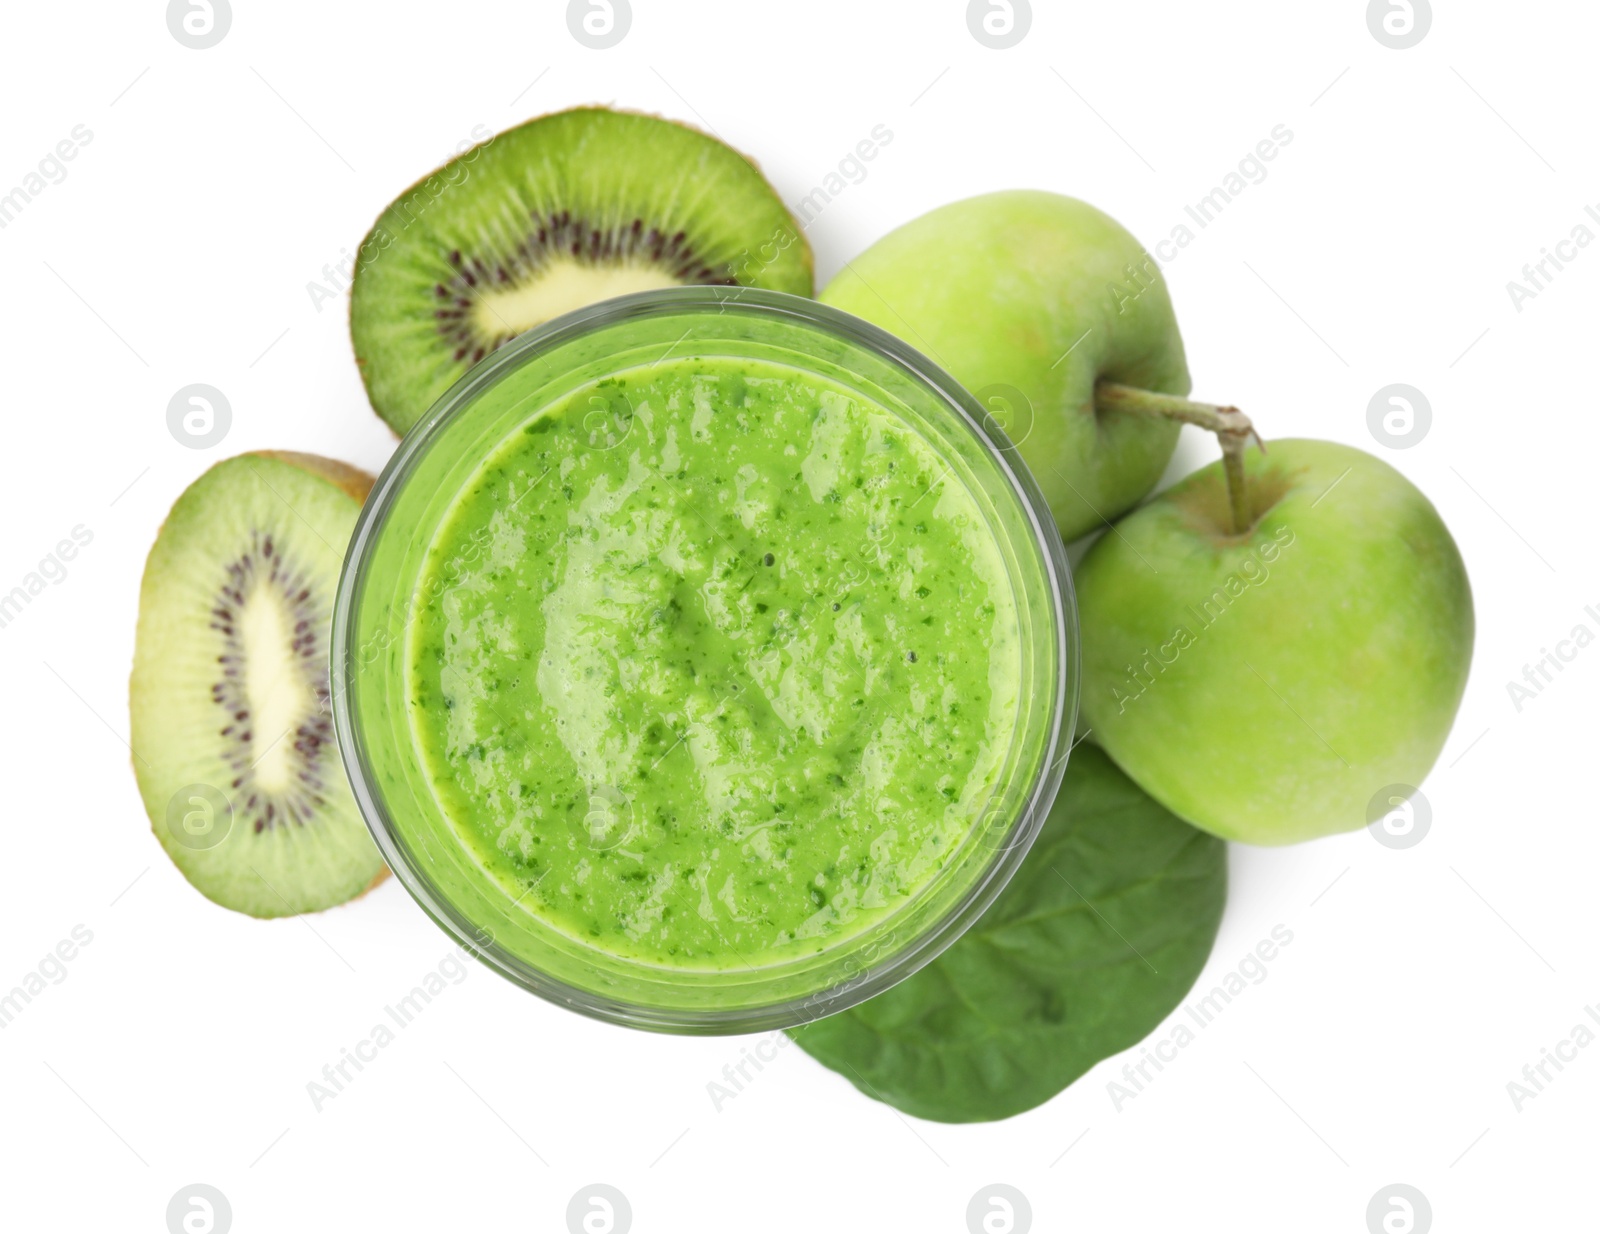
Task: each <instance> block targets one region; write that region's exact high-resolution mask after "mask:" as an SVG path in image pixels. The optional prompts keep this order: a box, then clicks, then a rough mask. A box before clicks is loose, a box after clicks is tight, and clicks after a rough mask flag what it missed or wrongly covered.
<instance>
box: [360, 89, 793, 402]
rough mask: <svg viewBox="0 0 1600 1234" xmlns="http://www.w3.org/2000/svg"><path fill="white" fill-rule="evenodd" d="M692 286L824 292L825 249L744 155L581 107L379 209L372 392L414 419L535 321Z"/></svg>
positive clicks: (368, 328)
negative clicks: (814, 264) (815, 258)
mask: <svg viewBox="0 0 1600 1234" xmlns="http://www.w3.org/2000/svg"><path fill="white" fill-rule="evenodd" d="M690 283H707V284H725V285H730V286H732V285H743V286H748V287H765V288H771V289H775V290H778V291H787V292H792V293H794V294H796V295H802V296H809V295H811V294H812V291H813V283H812V270H811V248H810V246H809V245H808V244H807V243H806V240H805V236H804V235H803V234H802V233H801V231H800V227H799V224H798V223H796V222H795V220H794V218H793V216H792V215H790V213H789V211H788V209H787V208H785V206H784V204H783V202H782V201H781V200H779V198H778V196H777V194H776V193H775V192H774V191H773V189H772V186H771V185H770V184H768V183H767V181H766V180H765V179H764V178H763V177H762V175H761V173H760V172H759V171H757V170H756V168H755V167H754V165H752V164H751V163H750V161H749V160H748V159H746V158H745V157H744V156H743V155H742V154H740V153H739V152H738V151H736V150H733V149H731V148H729V147H728V146H725V145H723V143H722V142H720V141H717V140H716V139H715V138H712V137H708V136H706V135H705V134H704V133H701V132H698V131H697V130H695V129H692V128H689V127H687V126H686V125H682V124H678V123H675V122H673V121H669V120H662V119H658V118H657V117H654V116H644V115H638V114H635V113H631V112H618V111H610V110H608V109H605V108H579V109H577V110H573V111H564V112H558V113H556V114H554V115H550V116H545V117H542V118H541V119H538V120H530V121H528V122H527V123H526V124H522V125H519V126H518V127H516V128H513V129H508V130H507V131H506V132H504V133H501V134H499V135H498V136H495V137H492V138H490V139H489V140H488V141H486V142H484V143H483V144H481V145H478V146H475V147H473V148H472V149H471V150H468V151H467V152H466V153H465V154H462V155H460V156H459V157H458V158H455V159H452V160H451V161H450V162H448V163H446V164H445V165H444V166H443V167H441V168H440V169H439V170H438V171H436V172H434V174H433V175H431V176H429V177H428V178H427V179H425V180H423V181H421V182H419V183H418V184H416V185H413V186H412V187H411V188H410V189H408V190H406V192H405V193H404V194H402V195H401V196H400V197H399V198H398V199H397V200H396V201H394V202H393V203H392V204H391V205H390V206H389V208H388V209H386V210H385V211H384V212H383V213H382V214H381V215H379V217H378V221H377V223H376V224H374V226H373V228H372V230H371V231H370V232H369V233H368V234H367V238H366V239H365V240H363V241H362V242H361V248H360V250H359V252H358V254H357V261H356V274H355V279H354V282H353V285H352V287H351V293H350V335H351V339H352V341H353V342H354V344H355V352H356V362H357V363H358V364H359V365H360V366H361V376H362V380H363V381H365V382H366V386H367V394H368V396H369V397H370V398H371V400H372V406H373V407H374V409H376V411H377V413H378V414H379V415H380V416H382V417H383V419H384V420H385V421H387V422H388V424H389V425H390V426H391V427H392V428H394V429H395V431H396V432H401V433H403V432H405V431H406V429H408V428H410V427H411V426H412V425H413V424H415V423H416V422H417V420H418V419H420V418H421V416H422V413H423V412H425V411H426V410H427V409H428V407H429V406H431V405H432V404H433V402H434V400H436V399H437V398H438V397H439V396H440V395H441V394H443V393H444V392H445V390H447V389H449V387H450V386H451V384H452V383H454V382H455V380H456V379H457V378H458V377H460V376H461V375H462V374H463V373H465V372H466V371H467V369H468V368H470V367H471V366H472V365H473V364H475V363H477V362H478V361H479V360H481V359H483V357H484V356H486V355H488V354H489V353H490V352H492V351H494V350H495V349H496V348H499V347H503V346H504V345H505V344H506V343H508V342H510V341H511V340H512V339H513V338H515V337H516V336H517V335H519V334H521V333H522V332H523V331H525V330H530V329H532V328H533V327H534V326H536V325H539V324H540V323H542V322H545V321H548V320H550V319H551V318H553V317H558V316H560V315H561V314H563V313H568V312H571V311H572V310H574V309H577V308H582V307H583V306H584V305H587V304H592V303H594V302H595V301H598V300H606V299H610V298H611V297H613V296H620V295H625V294H627V293H628V292H634V291H645V290H648V289H651V288H658V287H673V286H677V285H681V284H690Z"/></svg>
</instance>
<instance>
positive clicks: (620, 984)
mask: <svg viewBox="0 0 1600 1234" xmlns="http://www.w3.org/2000/svg"><path fill="white" fill-rule="evenodd" d="M668 352H672V353H674V354H676V355H680V356H681V355H693V356H714V357H728V358H733V359H737V358H741V357H743V358H749V359H751V360H753V361H766V362H775V363H780V364H783V365H785V366H788V367H789V368H792V369H798V370H800V371H801V372H803V373H813V374H816V375H818V376H819V377H821V378H824V379H826V380H827V381H830V382H832V383H836V384H838V385H842V386H844V387H846V389H847V390H849V391H850V392H851V393H852V394H853V395H858V396H859V397H860V398H862V399H864V400H866V401H868V402H869V403H871V404H876V405H877V406H879V407H882V408H885V409H887V410H888V411H890V412H891V413H892V414H894V415H896V416H898V417H900V418H901V419H902V420H903V421H904V422H905V423H906V424H907V425H908V426H910V427H911V428H912V429H914V430H915V431H916V432H917V433H919V434H920V435H921V436H922V437H923V439H924V440H925V441H927V442H928V443H929V444H930V445H931V446H932V447H933V449H934V451H935V453H936V454H938V456H939V457H940V458H941V460H942V461H943V462H944V463H945V465H946V467H947V468H948V477H947V480H946V482H947V483H949V482H952V481H957V482H959V483H961V484H962V485H964V486H965V488H966V490H967V492H968V493H969V495H971V497H972V498H973V500H974V502H975V503H976V505H977V506H978V507H979V508H980V509H981V511H982V512H983V515H984V517H985V520H986V522H987V526H988V530H989V532H990V533H991V534H992V535H993V537H994V540H995V543H996V545H997V546H998V548H999V551H1000V556H1001V558H1002V560H1003V563H1004V568H1005V572H1006V575H1007V577H1008V579H1009V582H1010V585H1011V588H1012V592H1013V596H1014V599H1015V610H1016V614H1017V619H1018V622H1019V624H1020V629H1019V631H1018V634H1019V640H1018V641H1019V644H1020V647H1021V653H1020V654H1021V665H1020V683H1021V689H1020V691H1019V697H1018V705H1017V715H1016V719H1015V725H1014V729H1013V740H1012V744H1011V748H1010V749H1009V750H1008V751H1007V752H1006V754H1005V756H1004V760H1003V763H1002V772H1001V774H1000V775H999V777H998V778H997V779H996V781H995V785H994V788H993V791H992V793H991V794H990V796H989V798H988V800H987V802H986V803H985V806H984V808H983V810H982V811H981V814H980V815H978V816H977V817H974V818H973V820H972V825H971V828H970V831H969V832H968V834H967V835H966V837H965V839H964V840H963V841H962V842H961V844H960V845H959V847H958V848H957V849H956V850H955V852H954V853H953V854H952V855H951V857H950V858H949V860H948V861H947V862H946V863H945V865H944V867H943V868H942V869H941V870H940V871H939V873H938V874H937V875H935V876H934V877H933V878H932V880H931V881H930V882H929V883H928V884H927V885H925V886H923V887H922V888H921V889H920V890H919V891H918V892H917V893H916V894H915V895H913V896H912V897H911V898H910V899H909V900H908V901H907V902H905V903H904V904H902V905H901V906H900V907H899V908H898V909H896V910H895V911H893V912H892V913H889V914H888V915H887V916H884V917H882V918H881V919H879V920H877V921H875V922H874V923H872V924H871V925H869V926H867V927H866V928H864V929H862V930H860V931H859V932H856V933H850V934H845V935H843V936H841V937H839V938H837V939H835V940H833V941H832V942H830V943H828V944H826V945H824V946H823V947H822V948H821V949H820V950H817V951H813V952H809V953H806V954H804V955H795V956H792V957H788V958H785V959H783V960H781V961H778V962H774V963H771V964H765V965H761V966H758V967H756V968H750V967H747V966H743V965H738V964H734V965H730V966H729V967H726V968H715V969H711V968H706V969H692V968H677V967H671V968H669V967H664V966H659V965H654V964H648V963H643V962H641V961H639V960H637V959H631V958H628V957H626V956H621V955H618V954H615V953H613V952H610V951H607V950H606V949H604V948H603V947H602V946H600V945H598V944H597V943H596V942H595V940H592V939H583V938H578V937H575V936H573V935H571V934H568V933H565V932H563V931H562V930H560V929H559V928H557V927H556V926H555V925H553V924H552V923H551V922H549V921H547V920H545V919H544V918H542V917H540V916H539V915H538V914H537V913H536V912H534V911H531V910H530V908H529V907H527V906H526V905H525V904H523V903H521V902H520V901H519V900H518V899H517V898H516V897H514V896H513V895H512V894H511V893H510V891H508V890H507V889H506V888H505V887H504V886H502V884H500V883H499V882H498V881H496V880H495V879H494V878H492V877H491V876H490V875H489V873H488V872H487V871H485V870H484V868H483V867H482V866H481V865H480V864H479V863H478V862H477V860H476V859H475V858H474V857H473V855H472V853H471V850H470V848H469V847H468V846H467V845H466V844H465V843H462V842H453V841H454V832H453V831H452V828H451V825H450V822H449V820H448V818H447V817H446V816H445V814H444V811H443V810H442V809H441V806H440V804H439V802H438V801H437V799H436V797H435V795H434V793H433V792H432V791H431V789H430V787H429V783H428V778H427V776H426V774H425V771H424V767H423V762H422V758H421V755H420V753H419V751H418V748H417V743H416V738H415V736H414V734H413V732H412V730H411V727H410V720H409V714H408V709H407V691H406V665H407V655H406V644H407V635H408V630H409V628H410V623H411V617H412V606H413V605H414V603H415V600H416V596H417V594H418V589H419V579H420V578H421V575H422V571H423V569H424V564H425V561H426V558H427V553H428V549H429V546H430V544H431V543H432V541H433V539H434V536H435V533H436V532H437V530H438V528H439V527H440V524H441V521H442V520H443V519H444V518H445V517H446V515H447V513H448V512H449V511H450V509H451V507H452V505H453V503H454V501H455V499H456V497H457V495H458V494H459V493H460V491H461V489H462V487H463V485H465V484H467V483H468V482H469V481H470V480H471V479H472V477H473V476H474V474H475V473H476V471H477V469H478V468H479V467H480V466H481V465H482V463H483V461H484V460H485V458H486V457H488V456H489V455H490V454H491V453H492V452H494V451H495V449H496V447H498V446H499V445H500V444H501V443H502V442H503V441H504V440H505V439H506V438H507V437H508V436H509V435H510V434H512V433H515V432H519V431H521V429H522V427H523V426H524V425H526V424H527V423H529V422H530V421H532V420H534V419H536V418H537V417H538V416H539V415H540V414H541V413H542V412H544V411H545V410H547V409H549V408H550V407H552V406H553V405H556V404H558V403H559V402H560V401H561V399H562V398H563V397H564V396H566V395H569V394H570V393H571V392H573V391H574V390H577V389H580V388H582V387H585V386H587V385H589V384H590V383H592V382H594V381H595V380H598V379H601V378H604V377H607V376H610V375H613V374H617V373H620V372H624V371H626V370H629V369H633V368H637V367H639V366H642V365H646V364H650V363H654V362H656V361H658V360H659V359H660V358H661V357H662V356H663V355H664V354H666V353H668ZM332 679H333V680H332V686H333V705H334V722H335V726H336V729H337V732H338V738H339V746H340V749H341V751H342V753H343V757H344V762H345V766H346V769H347V770H348V772H349V775H350V780H351V784H352V786H353V788H354V790H355V796H356V801H357V802H358V804H359V806H360V808H361V811H362V813H363V815H364V816H365V818H366V821H367V824H368V826H369V827H370V828H371V830H372V834H373V836H374V837H375V838H376V840H377V843H378V846H379V848H380V849H381V850H382V852H383V855H384V858H385V859H386V860H387V861H388V863H389V866H390V868H391V869H392V870H393V871H394V873H395V875H396V876H397V877H398V878H399V880H400V882H401V883H402V884H403V885H404V886H405V888H406V889H407V890H408V891H409V892H410V893H411V894H412V896H414V897H415V898H416V900H417V902H418V903H419V904H421V905H422V907H423V908H424V909H425V910H426V911H427V913H428V914H429V915H430V916H431V917H432V918H433V919H434V920H435V921H436V922H437V923H438V924H439V925H440V926H441V927H442V928H443V929H444V930H445V931H446V932H447V933H448V934H450V935H452V936H453V937H454V938H455V939H456V940H457V941H458V942H459V943H460V944H461V945H462V946H464V947H466V948H468V949H469V950H471V951H472V952H473V953H475V954H476V955H477V956H478V957H479V958H480V959H481V960H482V961H483V962H484V963H486V964H487V965H489V966H490V967H491V968H494V969H496V970H497V971H498V972H500V973H501V974H502V975H504V976H505V977H507V978H508V979H510V980H511V981H514V982H516V983H517V984H518V985H521V986H522V987H523V988H525V989H528V990H531V991H532V992H534V993H535V994H538V995H540V996H542V997H544V998H547V999H549V1000H550V1001H552V1002H555V1003H559V1004H561V1005H563V1006H567V1007H571V1008H573V1009H574V1010H577V1011H580V1012H583V1013H585V1014H588V1015H592V1016H595V1017H598V1018H600V1019H604V1020H609V1021H612V1022H614V1023H619V1024H626V1025H630V1026H633V1027H637V1028H648V1029H657V1030H664V1031H675V1032H688V1033H734V1032H749V1031H754V1030H759V1029H766V1028H774V1027H785V1026H790V1025H795V1024H800V1023H804V1022H806V1021H808V1020H812V1019H816V1018H818V1017H820V1016H823V1015H826V1014H829V1013H831V1012H834V1011H838V1010H841V1009H843V1008H844V1007H847V1006H850V1005H851V1004H853V1003H856V1002H860V1001H861V1000H863V999H865V998H868V997H870V996H872V995H873V994H876V993H878V992H879V991H881V990H883V989H886V988H887V987H889V986H890V985H892V984H894V983H895V982H897V981H899V980H901V979H902V978H904V977H906V976H909V975H910V974H911V973H913V972H915V971H916V970H917V969H918V968H919V967H921V966H922V965H923V964H925V963H927V962H928V961H929V960H931V959H932V958H933V957H934V956H936V955H938V954H939V952H940V951H941V950H943V949H944V948H945V947H947V946H949V944H950V943H951V942H953V941H954V940H955V939H956V938H957V937H959V936H960V934H961V932H962V931H963V930H965V929H966V928H967V927H968V926H970V925H971V924H972V923H973V922H974V921H975V920H976V919H977V917H978V916H979V915H980V914H981V913H982V912H983V910H984V909H985V908H986V907H987V906H988V904H989V903H990V902H991V901H992V900H993V899H994V897H995V895H996V894H997V893H998V892H999V890H1000V889H1001V888H1002V887H1003V886H1004V885H1005V883H1006V881H1007V879H1009V878H1010V877H1011V875H1012V873H1013V872H1014V871H1015V869H1016V867H1017V865H1018V864H1019V863H1020V862H1021V860H1022V858H1023V856H1024V855H1025V854H1026V852H1027V850H1028V847H1029V846H1030V845H1031V844H1032V842H1033V839H1034V836H1035V835H1036V834H1037V832H1038V829H1039V827H1040V826H1041V825H1042V823H1043V821H1044V818H1045V815H1046V814H1047V813H1048V811H1049V808H1050V805H1051V803H1052V801H1053V800H1054V798H1055V794H1056V790H1057V788H1058V787H1059V785H1060V781H1061V775H1062V772H1063V770H1064V766H1065V761H1066V760H1065V754H1066V751H1067V748H1068V746H1069V744H1070V741H1071V735H1072V731H1073V726H1074V722H1075V718H1076V712H1077V697H1078V642H1077V627H1076V609H1075V606H1074V604H1073V599H1072V593H1071V578H1070V575H1069V573H1068V569H1067V564H1066V559H1065V554H1064V551H1063V548H1062V545H1061V540H1060V537H1059V535H1058V534H1057V532H1056V530H1055V524H1054V521H1053V520H1052V519H1051V516H1050V511H1049V508H1048V507H1047V506H1046V504H1045V502H1044V500H1043V498H1042V497H1041V496H1040V494H1039V491H1038V489H1037V488H1036V486H1035V485H1034V483H1033V480H1032V478H1031V477H1030V476H1029V474H1028V472H1027V469H1026V468H1025V467H1024V466H1023V464H1022V463H1021V460H1020V459H1019V458H1018V456H1017V453H1016V450H1015V449H1014V447H1012V446H1011V444H1010V443H1009V441H1008V440H1007V439H1006V437H1005V435H1004V433H1003V432H1001V430H1000V429H999V428H998V427H997V426H996V425H995V424H994V422H993V421H992V419H991V418H990V417H988V416H987V415H986V413H985V412H984V410H983V408H981V407H980V406H979V405H978V404H977V402H976V401H975V400H974V399H973V397H972V396H971V395H970V394H969V393H968V392H967V391H966V390H964V389H963V388H962V387H961V386H960V385H959V384H958V383H957V382H956V381H955V380H954V379H953V378H952V377H950V376H949V375H948V374H947V373H945V372H943V371H942V370H941V369H939V368H938V367H937V366H936V365H934V364H933V363H932V362H931V361H929V360H928V359H927V358H926V357H924V356H922V355H921V354H919V353H918V352H916V351H915V350H913V349H912V348H910V347H907V346H906V345H905V344H904V343H901V342H900V341H899V340H897V339H895V338H893V337H892V336H890V335H888V334H886V333H884V332H883V331H881V330H879V329H877V328H875V327H873V326H871V325H869V324H867V323H866V322H863V321H861V320H859V319H857V318H854V317H851V316H849V315H847V314H844V313H840V312H838V311H836V310H833V309H830V308H828V307H826V306H824V305H820V304H817V303H815V302H813V301H810V300H806V299H802V298H800V297H796V296H790V295H785V294H782V293H778V292H763V291H754V290H750V289H746V288H722V287H693V288H675V289H671V290H665V291H650V292H643V293H640V294H638V295H632V296H624V297H621V298H618V299H615V300H609V301H605V302H603V303H601V304H597V305H594V306H592V307H590V308H586V309H583V310H580V311H578V312H575V313H571V314H568V315H567V316H565V317H561V318H559V319H557V320H555V321H552V322H550V323H548V324H546V325H544V326H542V327H539V328H537V329H535V330H532V331H529V332H528V333H526V334H524V335H522V336H521V337H520V338H518V339H516V340H515V341H514V342H512V343H511V344H509V345H508V346H506V347H504V348H502V349H501V350H500V351H497V352H496V353H494V355H492V356H491V357H489V358H488V359H486V360H485V361H484V362H483V363H481V364H479V365H478V366H476V367H475V368H474V369H472V371H471V372H469V373H468V374H467V375H466V376H465V377H464V378H462V380H461V381H460V382H458V383H457V384H456V385H455V386H454V387H452V388H451V389H450V390H449V391H448V392H447V393H446V394H445V395H444V397H443V398H442V399H440V401H439V402H438V404H437V405H435V406H434V407H433V408H432V410H431V411H430V412H429V413H428V415H427V416H426V417H424V419H423V420H422V421H421V422H420V423H418V424H417V425H416V427H415V428H413V429H412V430H411V432H410V433H409V434H407V436H406V438H405V440H404V441H403V442H402V443H401V444H400V447H399V449H398V451H397V452H396V454H395V456H394V458H393V459H392V460H391V461H390V463H389V465H388V466H387V467H386V468H385V469H384V472H383V474H382V476H380V477H379V479H378V482H377V484H376V486H375V487H374V488H373V491H372V495H371V497H370V498H369V499H368V501H367V504H366V507H365V509H364V510H363V511H362V514H361V518H360V521H359V523H358V524H357V526H356V531H355V535H354V538H353V539H352V542H351V545H350V549H349V552H348V555H347V557H346V560H345V566H344V573H343V576H342V577H341V579H340V583H339V592H338V596H337V599H336V602H335V607H334V616H333V641H332Z"/></svg>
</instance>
